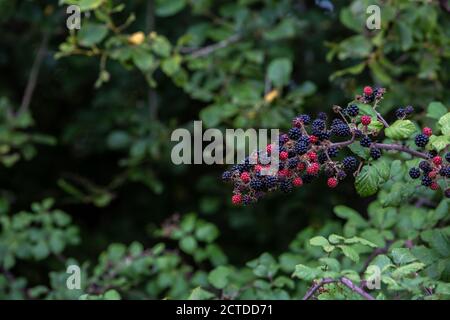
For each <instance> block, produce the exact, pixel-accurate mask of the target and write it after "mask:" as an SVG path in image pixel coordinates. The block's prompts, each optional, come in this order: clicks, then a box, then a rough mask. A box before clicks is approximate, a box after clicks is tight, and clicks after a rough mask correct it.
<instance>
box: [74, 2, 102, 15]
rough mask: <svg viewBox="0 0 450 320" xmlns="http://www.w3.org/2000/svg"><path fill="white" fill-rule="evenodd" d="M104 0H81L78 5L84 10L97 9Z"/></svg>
mask: <svg viewBox="0 0 450 320" xmlns="http://www.w3.org/2000/svg"><path fill="white" fill-rule="evenodd" d="M103 2H105V0H80V1H79V2H78V3H77V5H79V6H80V11H81V12H84V11H89V10H94V9H97V8H98V7H100V5H101V4H102V3H103Z"/></svg>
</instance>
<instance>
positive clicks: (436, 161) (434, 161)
mask: <svg viewBox="0 0 450 320" xmlns="http://www.w3.org/2000/svg"><path fill="white" fill-rule="evenodd" d="M433 163H434V164H435V165H437V166H440V165H441V164H442V158H441V157H439V156H436V157H434V158H433Z"/></svg>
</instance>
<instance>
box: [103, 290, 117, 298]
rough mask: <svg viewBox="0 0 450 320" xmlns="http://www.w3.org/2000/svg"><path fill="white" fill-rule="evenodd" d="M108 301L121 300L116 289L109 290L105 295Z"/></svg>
mask: <svg viewBox="0 0 450 320" xmlns="http://www.w3.org/2000/svg"><path fill="white" fill-rule="evenodd" d="M104 298H105V299H106V300H120V294H119V292H117V291H116V290H114V289H111V290H108V291H106V292H105V294H104Z"/></svg>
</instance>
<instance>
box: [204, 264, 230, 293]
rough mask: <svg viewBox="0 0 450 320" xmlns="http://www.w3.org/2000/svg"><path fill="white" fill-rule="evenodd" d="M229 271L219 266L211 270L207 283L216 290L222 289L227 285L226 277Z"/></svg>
mask: <svg viewBox="0 0 450 320" xmlns="http://www.w3.org/2000/svg"><path fill="white" fill-rule="evenodd" d="M230 274H231V269H230V268H228V267H225V266H219V267H217V268H215V269H214V270H212V271H211V272H210V273H209V275H208V281H209V283H211V284H212V285H213V286H214V287H215V288H217V289H223V288H225V286H226V285H227V284H228V276H229V275H230Z"/></svg>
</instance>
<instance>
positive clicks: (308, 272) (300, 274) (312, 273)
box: [292, 264, 322, 281]
mask: <svg viewBox="0 0 450 320" xmlns="http://www.w3.org/2000/svg"><path fill="white" fill-rule="evenodd" d="M321 274H322V271H321V270H319V269H317V268H311V267H307V266H305V265H303V264H298V265H296V266H295V271H294V273H293V274H292V276H293V277H297V278H300V279H302V280H306V281H312V280H314V279H317V278H319V277H320V275H321Z"/></svg>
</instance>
